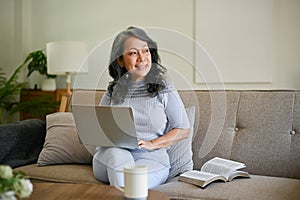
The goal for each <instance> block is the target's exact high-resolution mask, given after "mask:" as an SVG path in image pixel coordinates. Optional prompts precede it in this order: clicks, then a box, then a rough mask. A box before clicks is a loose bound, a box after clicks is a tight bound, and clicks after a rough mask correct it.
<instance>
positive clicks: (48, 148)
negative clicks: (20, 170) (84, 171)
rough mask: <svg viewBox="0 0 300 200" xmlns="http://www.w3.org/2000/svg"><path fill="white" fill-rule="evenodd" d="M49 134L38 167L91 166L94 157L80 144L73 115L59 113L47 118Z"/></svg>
mask: <svg viewBox="0 0 300 200" xmlns="http://www.w3.org/2000/svg"><path fill="white" fill-rule="evenodd" d="M46 126H47V134H46V138H45V143H44V147H43V149H42V151H41V153H40V154H39V158H38V161H37V163H38V165H39V166H43V165H51V164H67V163H81V164H91V162H92V155H91V154H90V153H89V151H87V149H86V148H85V146H84V145H82V144H81V143H80V140H79V138H78V135H77V130H76V126H75V121H74V118H73V114H72V113H70V112H64V113H63V112H58V113H53V114H50V115H47V117H46Z"/></svg>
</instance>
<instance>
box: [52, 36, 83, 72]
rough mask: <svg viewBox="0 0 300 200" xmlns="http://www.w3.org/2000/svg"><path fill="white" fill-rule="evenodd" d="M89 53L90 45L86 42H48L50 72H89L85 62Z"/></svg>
mask: <svg viewBox="0 0 300 200" xmlns="http://www.w3.org/2000/svg"><path fill="white" fill-rule="evenodd" d="M87 55H88V46H87V44H86V43H84V42H77V41H56V42H49V43H47V71H48V74H57V75H59V74H66V73H70V74H72V73H87V72H88V65H87V62H85V63H84V61H85V59H86V57H87Z"/></svg>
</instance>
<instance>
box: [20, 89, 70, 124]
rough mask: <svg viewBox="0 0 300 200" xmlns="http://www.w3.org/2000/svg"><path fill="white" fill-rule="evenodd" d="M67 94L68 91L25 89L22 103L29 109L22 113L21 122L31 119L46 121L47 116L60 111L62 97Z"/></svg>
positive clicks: (22, 92) (22, 93)
mask: <svg viewBox="0 0 300 200" xmlns="http://www.w3.org/2000/svg"><path fill="white" fill-rule="evenodd" d="M66 93H67V91H66V89H57V90H55V91H42V90H34V89H23V90H22V91H21V99H20V101H21V102H23V103H25V104H26V107H28V109H26V111H23V112H21V113H20V120H25V119H31V118H38V119H41V120H46V115H47V114H50V113H53V112H57V111H58V109H59V103H60V100H61V97H62V95H65V94H66Z"/></svg>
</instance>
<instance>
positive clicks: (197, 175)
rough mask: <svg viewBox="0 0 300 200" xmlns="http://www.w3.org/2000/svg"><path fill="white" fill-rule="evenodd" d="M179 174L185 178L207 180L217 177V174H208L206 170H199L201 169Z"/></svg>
mask: <svg viewBox="0 0 300 200" xmlns="http://www.w3.org/2000/svg"><path fill="white" fill-rule="evenodd" d="M180 176H185V177H187V178H191V179H197V180H202V181H208V180H210V179H213V178H215V177H219V175H216V174H210V173H207V172H201V171H197V170H192V171H188V172H185V173H183V174H181V175H180Z"/></svg>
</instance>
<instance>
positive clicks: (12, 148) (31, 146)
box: [0, 119, 46, 168]
mask: <svg viewBox="0 0 300 200" xmlns="http://www.w3.org/2000/svg"><path fill="white" fill-rule="evenodd" d="M45 136H46V122H45V121H42V120H39V119H28V120H23V121H19V122H14V123H11V124H5V125H1V126H0V163H1V164H6V165H10V166H11V167H12V168H15V167H19V166H23V165H27V164H32V163H34V162H36V161H37V159H38V156H39V153H40V151H41V150H42V148H43V145H44V142H45Z"/></svg>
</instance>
